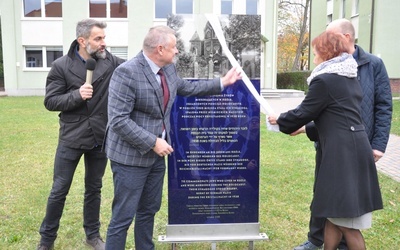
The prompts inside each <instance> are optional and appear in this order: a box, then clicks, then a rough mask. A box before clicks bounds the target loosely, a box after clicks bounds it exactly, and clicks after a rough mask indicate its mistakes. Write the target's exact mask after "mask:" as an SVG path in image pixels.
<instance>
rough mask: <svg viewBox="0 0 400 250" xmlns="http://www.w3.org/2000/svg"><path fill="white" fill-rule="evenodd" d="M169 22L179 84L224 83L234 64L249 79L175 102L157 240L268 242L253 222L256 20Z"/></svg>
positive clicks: (255, 209) (257, 119)
mask: <svg viewBox="0 0 400 250" xmlns="http://www.w3.org/2000/svg"><path fill="white" fill-rule="evenodd" d="M215 18H217V19H215ZM167 23H168V24H169V25H170V27H172V28H173V29H175V30H176V37H177V48H178V50H179V54H178V55H177V61H176V67H177V70H178V72H179V75H180V76H181V77H182V78H186V79H187V80H188V81H193V82H194V81H199V80H204V79H211V78H214V77H221V76H223V75H224V74H225V73H226V72H227V71H228V70H229V69H230V68H231V67H232V65H233V64H234V65H238V66H240V67H241V68H242V69H243V74H245V76H246V77H245V78H244V79H243V81H237V82H236V83H235V84H234V85H232V86H229V87H227V88H225V89H224V90H223V92H222V93H221V94H219V95H214V96H205V97H181V96H178V97H177V98H176V99H175V103H174V106H173V109H172V113H171V124H172V131H170V139H171V143H172V147H173V148H174V152H173V153H172V154H171V155H170V156H169V157H168V225H167V230H166V235H165V236H160V238H159V239H160V241H164V242H189V241H221V240H227V241H231V240H249V241H254V240H265V239H268V237H267V236H266V235H265V234H261V233H259V228H260V225H259V222H258V219H259V218H258V214H259V211H258V207H259V169H260V155H259V148H260V135H259V132H260V104H259V99H260V98H261V97H260V96H259V92H260V65H261V62H260V54H261V46H260V45H261V39H260V38H261V35H260V26H261V17H260V16H257V15H229V16H228V15H225V16H220V17H216V16H213V18H212V19H210V16H205V15H194V16H191V17H190V18H187V19H185V18H184V17H182V16H171V17H169V19H168V21H167ZM216 25H217V26H216ZM214 28H216V30H214ZM249 86H250V88H249ZM249 90H250V91H249ZM257 92H258V93H257Z"/></svg>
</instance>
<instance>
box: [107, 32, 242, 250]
mask: <svg viewBox="0 0 400 250" xmlns="http://www.w3.org/2000/svg"><path fill="white" fill-rule="evenodd" d="M178 52H179V51H178V49H177V48H176V37H175V32H174V31H173V30H172V29H171V28H169V27H167V26H156V27H153V28H151V29H150V30H149V32H148V34H147V35H146V37H145V39H144V42H143V51H142V52H140V53H139V54H138V55H137V56H136V57H134V58H133V59H131V60H129V61H127V62H126V63H124V64H122V65H120V66H119V67H118V68H117V69H116V70H115V71H114V74H113V76H112V78H111V82H110V88H109V97H108V98H109V99H108V100H109V104H108V118H109V122H108V127H107V133H106V141H105V143H106V144H105V151H106V154H107V156H108V158H109V159H110V161H111V169H112V172H113V181H114V200H113V204H112V218H111V221H110V224H109V226H108V231H107V240H106V249H112V250H119V249H121V250H122V249H125V243H126V235H127V230H128V229H129V226H130V225H131V223H132V221H133V218H135V223H134V224H135V226H134V234H135V247H136V249H143V250H148V249H154V243H153V240H152V238H153V227H154V216H155V214H156V212H158V210H159V209H160V206H161V197H162V188H163V179H164V174H165V168H166V166H165V159H164V156H167V155H169V154H171V153H172V152H173V151H174V150H173V148H172V147H171V145H170V143H169V136H168V131H170V127H171V124H170V113H171V107H172V104H173V103H174V99H175V97H176V95H183V96H194V95H197V96H199V95H202V96H204V95H212V94H219V93H221V92H222V90H223V88H224V87H225V86H228V85H231V84H233V83H235V82H236V81H237V80H238V79H241V76H240V73H239V72H238V71H237V70H236V69H235V68H232V69H231V70H230V71H229V72H228V73H227V74H226V75H225V76H224V77H222V78H216V79H213V80H208V81H200V82H197V83H190V82H188V81H185V80H183V79H181V78H180V77H179V76H178V75H177V72H176V68H175V65H174V64H173V60H174V57H175V55H176V54H177V53H178ZM160 69H161V70H162V71H163V75H162V76H160V75H159V73H158V72H159V70H160ZM164 76H165V78H166V82H167V85H168V88H167V89H168V90H164V93H165V94H166V95H169V99H168V100H167V102H166V106H165V107H164V101H163V99H164V98H163V96H164V95H163V87H162V86H161V85H162V78H163V77H164ZM165 91H167V92H165Z"/></svg>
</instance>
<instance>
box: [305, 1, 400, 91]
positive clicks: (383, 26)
mask: <svg viewBox="0 0 400 250" xmlns="http://www.w3.org/2000/svg"><path fill="white" fill-rule="evenodd" d="M399 10H400V1H392V0H322V1H311V14H310V16H311V25H310V27H311V28H310V37H311V39H312V38H314V37H316V36H317V35H318V34H320V33H321V32H323V31H324V30H325V28H326V26H327V25H328V24H329V23H330V22H331V21H332V20H336V19H339V18H346V19H348V20H350V21H351V22H352V23H353V25H354V27H355V30H356V43H357V44H359V45H360V46H361V47H362V48H363V49H364V50H365V51H368V52H370V53H371V54H374V55H376V56H378V57H380V58H382V60H383V61H384V63H385V66H386V69H387V72H388V74H389V78H390V79H391V82H392V89H393V87H395V85H398V84H399V83H400V64H399V62H398V61H397V60H398V58H399V57H400V46H399V41H400V33H399V32H398V30H399V28H398V25H399V23H400V15H399V13H398V12H399ZM311 61H312V60H311ZM310 65H312V64H310Z"/></svg>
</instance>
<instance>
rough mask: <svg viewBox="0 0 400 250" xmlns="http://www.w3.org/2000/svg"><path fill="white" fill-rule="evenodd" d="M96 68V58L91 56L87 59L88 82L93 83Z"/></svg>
mask: <svg viewBox="0 0 400 250" xmlns="http://www.w3.org/2000/svg"><path fill="white" fill-rule="evenodd" d="M94 68H96V60H94V59H93V58H89V59H87V60H86V83H88V84H92V78H93V70H94Z"/></svg>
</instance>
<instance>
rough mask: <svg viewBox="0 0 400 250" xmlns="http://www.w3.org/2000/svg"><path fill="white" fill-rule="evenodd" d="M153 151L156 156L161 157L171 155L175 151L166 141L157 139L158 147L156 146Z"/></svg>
mask: <svg viewBox="0 0 400 250" xmlns="http://www.w3.org/2000/svg"><path fill="white" fill-rule="evenodd" d="M153 150H154V152H156V154H158V155H159V156H161V157H163V156H166V155H169V154H171V153H172V152H174V149H173V148H172V147H171V145H169V144H168V142H167V141H166V140H164V139H161V138H157V140H156V145H155V146H154V148H153Z"/></svg>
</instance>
